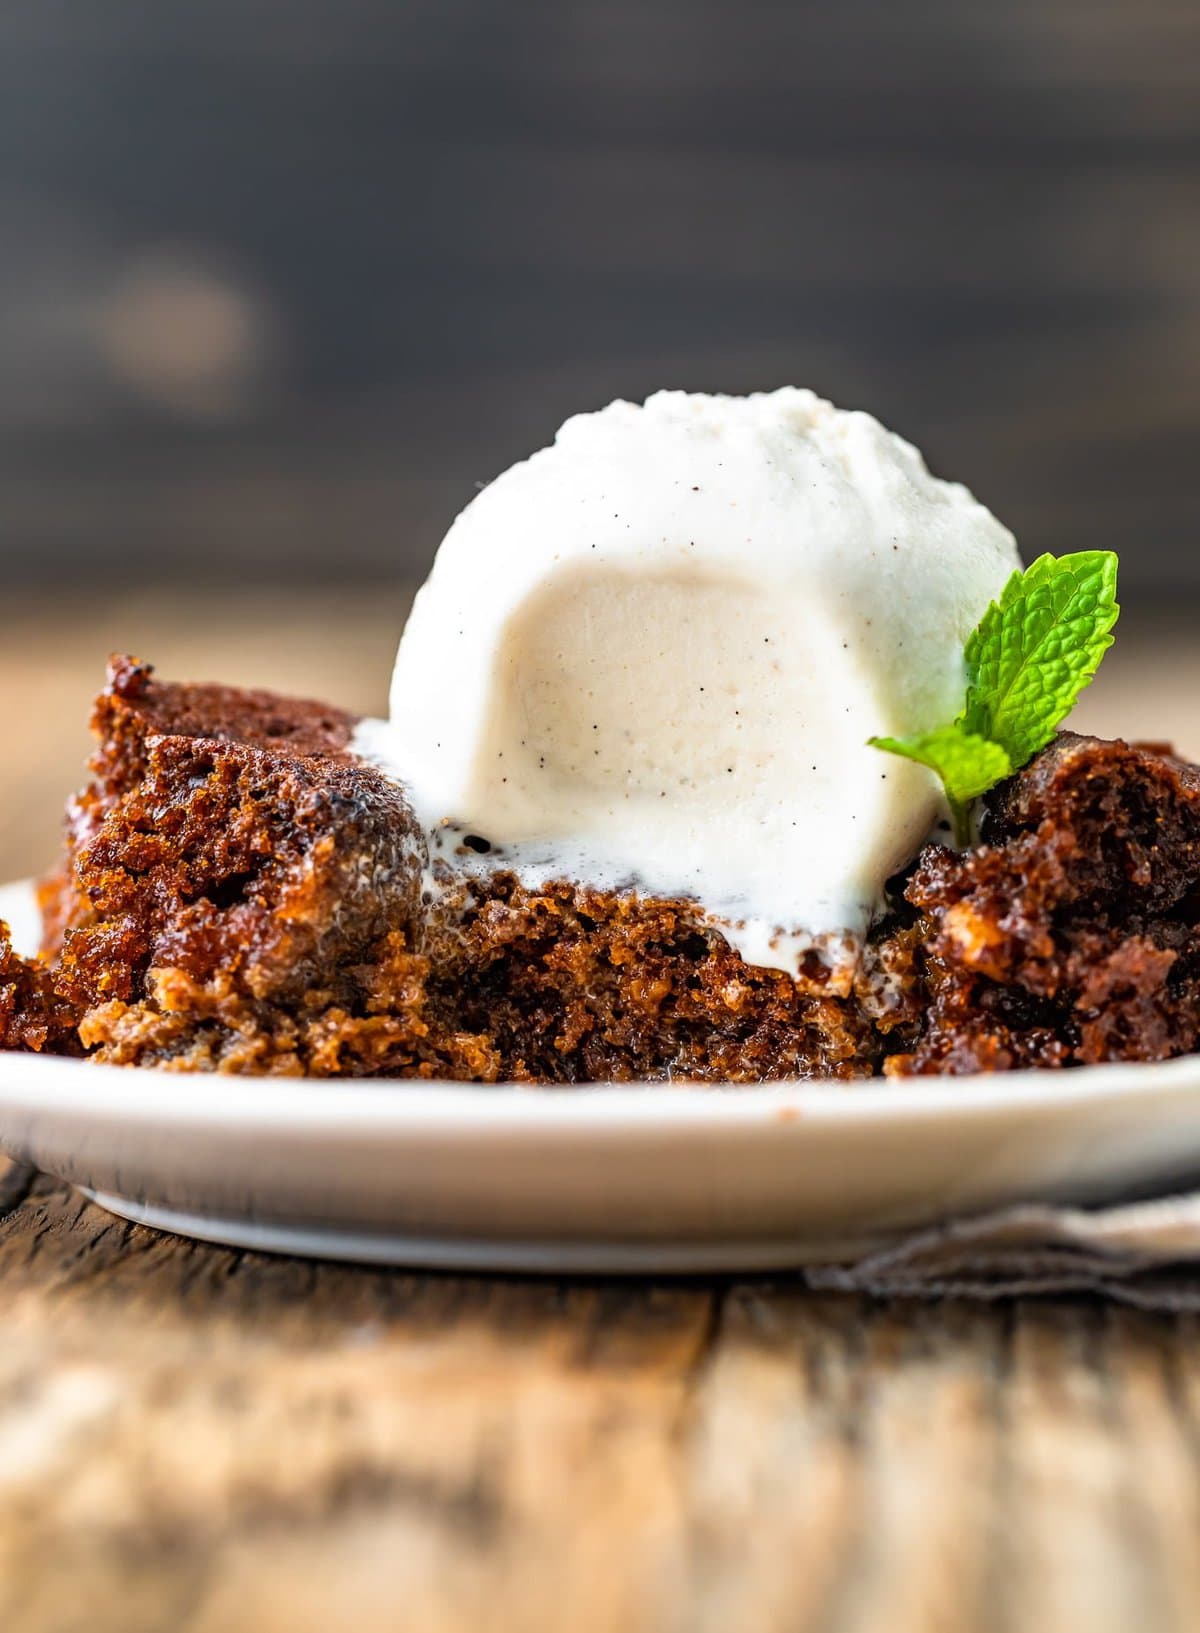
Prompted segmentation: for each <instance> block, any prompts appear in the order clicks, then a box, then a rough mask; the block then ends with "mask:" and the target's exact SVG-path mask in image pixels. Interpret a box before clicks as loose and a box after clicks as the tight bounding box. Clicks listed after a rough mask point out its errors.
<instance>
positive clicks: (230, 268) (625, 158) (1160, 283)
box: [0, 0, 1200, 602]
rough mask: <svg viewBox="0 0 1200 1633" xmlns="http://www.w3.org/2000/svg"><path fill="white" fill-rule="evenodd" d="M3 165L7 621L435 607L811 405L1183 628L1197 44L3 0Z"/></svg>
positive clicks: (440, 10) (840, 12)
mask: <svg viewBox="0 0 1200 1633" xmlns="http://www.w3.org/2000/svg"><path fill="white" fill-rule="evenodd" d="M0 130H2V132H3V139H2V140H0V240H2V243H3V255H2V257H0V548H2V550H3V570H4V573H5V576H6V579H7V581H8V583H9V585H10V586H14V585H16V584H17V583H18V582H19V581H26V582H29V581H33V582H34V583H37V582H47V581H49V582H54V581H61V580H62V579H63V576H64V575H65V574H67V573H70V574H73V575H74V574H81V575H83V576H84V577H85V578H88V579H97V580H100V579H102V580H104V581H105V582H108V583H111V582H112V577H113V575H114V574H116V575H120V576H122V577H123V578H124V579H126V580H127V581H130V582H133V583H139V584H142V583H144V582H145V581H146V577H147V575H150V576H151V577H152V579H153V580H154V581H156V582H162V581H168V580H179V581H182V582H195V581H201V582H203V581H205V580H209V581H214V580H215V581H218V582H222V583H239V582H243V581H248V580H260V581H269V580H270V579H271V578H272V576H273V575H275V574H277V573H280V572H284V573H285V574H286V575H287V576H288V580H289V582H291V583H293V584H294V583H297V582H302V581H303V580H304V579H305V578H306V577H310V576H311V577H312V578H313V579H318V578H319V579H324V580H326V581H328V580H329V579H331V578H333V577H334V576H337V577H339V578H342V577H344V575H346V574H350V573H353V574H357V575H360V576H361V577H364V578H365V577H366V576H375V577H386V578H387V579H389V580H392V579H395V578H396V577H397V576H403V577H411V576H412V575H419V574H420V573H422V572H423V571H424V569H425V567H426V566H427V564H428V562H429V559H430V557H431V555H432V552H433V550H434V548H435V546H436V544H437V541H438V539H439V538H440V536H441V534H442V532H443V531H444V529H445V527H446V525H447V524H448V522H449V521H450V519H451V518H452V516H453V515H454V513H455V512H456V510H457V509H459V508H460V507H461V505H462V504H463V503H464V502H465V501H466V500H467V499H468V498H469V497H470V495H471V493H472V492H473V490H474V484H475V483H476V482H477V481H479V480H482V479H485V478H488V477H490V476H492V475H494V474H495V473H496V472H497V471H498V470H499V469H501V468H502V467H503V466H504V465H506V464H508V463H509V462H510V461H511V460H513V459H514V458H516V457H518V456H520V455H522V454H524V453H526V452H528V451H530V450H531V449H532V448H534V447H536V446H538V445H540V444H542V443H544V442H546V441H547V440H549V439H550V437H551V436H552V435H553V432H554V430H555V428H556V426H557V425H558V423H559V421H560V420H561V419H562V418H563V417H564V416H565V415H567V414H568V413H570V412H573V411H575V410H578V409H582V408H592V407H598V406H600V405H601V404H603V403H604V402H606V401H608V400H609V399H610V398H612V397H613V396H616V395H624V396H630V397H640V396H643V395H644V394H645V393H647V392H648V391H651V390H653V389H655V388H657V387H659V386H663V385H671V386H685V387H690V388H696V389H705V390H715V389H722V390H728V391H746V390H750V389H753V388H760V387H769V386H774V385H778V384H782V383H785V382H794V383H796V384H801V385H812V386H814V387H815V388H817V389H819V390H820V391H822V392H823V393H824V394H826V395H829V396H831V397H833V398H834V399H835V400H836V401H838V402H840V403H843V404H846V405H849V406H861V407H867V408H870V409H871V410H872V411H873V412H875V413H876V414H878V415H879V417H880V418H882V419H883V420H884V421H885V422H886V423H888V424H890V425H892V426H894V427H895V428H896V429H898V430H900V431H902V432H903V433H905V434H906V435H907V436H909V437H911V438H912V439H913V440H914V441H916V442H917V443H918V444H920V445H921V446H922V447H923V448H924V449H925V451H926V453H927V455H928V457H929V460H930V462H931V464H932V465H933V466H934V468H935V469H937V470H939V471H940V472H942V473H943V474H949V475H953V476H956V477H961V478H962V479H963V480H965V481H967V482H968V483H969V484H970V485H971V486H972V487H973V488H975V489H976V491H977V492H978V493H979V494H980V496H981V497H983V498H984V499H985V500H986V501H987V502H988V503H989V504H990V505H991V506H992V507H993V508H994V509H996V510H997V511H998V513H999V514H1000V515H1001V516H1002V517H1003V518H1004V519H1005V520H1006V521H1008V522H1009V523H1010V525H1012V526H1013V527H1014V529H1015V530H1016V532H1017V534H1018V536H1019V538H1020V540H1021V542H1022V545H1023V546H1024V548H1025V550H1026V552H1027V553H1028V552H1035V553H1036V551H1038V550H1040V549H1042V548H1047V549H1051V550H1065V549H1071V548H1077V547H1082V546H1090V545H1107V546H1115V547H1119V548H1120V549H1121V551H1122V553H1123V560H1124V563H1125V580H1124V589H1125V594H1126V600H1127V602H1128V601H1129V600H1130V598H1131V597H1132V598H1134V599H1135V600H1136V599H1137V598H1139V597H1141V598H1145V597H1149V596H1152V595H1153V594H1154V592H1156V591H1158V592H1168V591H1175V590H1177V589H1178V588H1179V587H1180V586H1183V587H1185V588H1189V589H1190V588H1191V587H1192V586H1193V585H1194V586H1196V587H1197V589H1200V554H1198V552H1197V550H1196V547H1195V543H1194V540H1195V538H1196V534H1197V527H1196V524H1197V520H1198V515H1200V482H1198V481H1197V463H1198V461H1197V452H1198V449H1200V4H1198V3H1197V0H1086V3H1085V0H1005V3H1003V4H996V3H995V0H829V3H826V4H806V3H804V0H513V3H509V4H505V3H503V0H337V3H335V0H205V3H203V4H196V3H186V0H103V3H101V4H97V3H96V0H7V3H6V4H3V5H2V6H0Z"/></svg>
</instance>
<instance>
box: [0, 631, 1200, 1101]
mask: <svg viewBox="0 0 1200 1633" xmlns="http://www.w3.org/2000/svg"><path fill="white" fill-rule="evenodd" d="M355 725H356V720H355V717H354V716H352V715H350V714H347V713H346V712H344V711H342V710H339V709H335V708H331V707H329V706H327V705H324V704H320V703H311V702H303V701H299V700H295V699H289V698H282V697H277V696H275V695H274V694H272V693H268V692H257V691H244V690H239V689H236V688H231V687H221V686H177V685H167V684H163V683H160V682H159V681H157V680H156V679H155V678H154V676H153V673H152V671H151V669H150V667H149V666H148V665H145V664H141V663H138V662H137V661H136V660H134V659H132V658H124V657H123V658H118V659H115V660H114V661H113V663H112V664H111V666H110V671H109V680H108V685H107V687H106V689H105V691H104V693H103V694H102V695H101V697H100V698H99V700H98V702H97V705H96V710H95V714H94V717H93V727H94V730H95V733H96V736H97V740H98V743H97V749H96V753H95V755H94V757H93V760H92V762H91V770H92V779H91V781H90V782H89V784H88V785H87V787H86V788H85V789H84V790H83V792H82V793H81V794H80V795H79V796H78V797H77V798H76V799H75V800H74V801H73V802H72V803H71V806H70V808H69V810H68V819H67V844H66V857H65V861H64V865H63V867H62V868H61V869H60V871H59V872H58V873H56V874H55V875H54V876H53V877H52V878H51V879H50V880H48V881H47V882H46V884H45V885H44V886H43V889H42V893H41V900H42V906H43V912H44V917H45V926H46V939H45V945H44V948H43V953H42V956H41V958H39V959H32V960H31V959H22V958H19V957H18V956H17V955H16V954H15V953H14V952H13V950H12V948H11V946H10V945H9V944H8V942H7V938H5V940H4V941H3V943H2V944H0V1042H2V1043H3V1045H4V1046H5V1047H7V1048H10V1049H28V1050H36V1051H42V1052H53V1053H63V1054H75V1055H80V1054H86V1055H88V1056H90V1057H91V1058H93V1059H96V1060H100V1061H107V1062H115V1063H118V1064H123V1065H153V1066H161V1067H168V1068H171V1069H174V1070H193V1071H212V1070H219V1071H226V1072H240V1073H245V1074H283V1075H316V1076H396V1077H418V1078H440V1079H454V1080H459V1081H476V1082H485V1083H492V1082H499V1081H506V1080H508V1081H518V1082H542V1083H563V1084H569V1083H578V1082H584V1081H606V1080H609V1081H631V1080H649V1081H666V1080H671V1079H695V1080H700V1081H706V1080H707V1081H732V1082H739V1083H749V1082H760V1081H766V1080H771V1079H775V1078H781V1077H793V1076H800V1077H819V1078H832V1079H854V1078H864V1077H870V1076H875V1075H878V1074H880V1073H884V1074H886V1075H889V1076H894V1075H900V1074H905V1073H963V1072H971V1071H978V1070H981V1069H982V1070H1005V1069H1009V1068H1014V1067H1022V1066H1037V1067H1063V1066H1072V1065H1083V1064H1093V1063H1096V1062H1100V1061H1107V1060H1159V1059H1165V1058H1167V1057H1169V1056H1172V1055H1178V1054H1183V1053H1187V1052H1189V1051H1191V1050H1193V1049H1195V1048H1196V1046H1197V1042H1198V1039H1200V773H1198V772H1197V770H1196V768H1194V767H1192V766H1189V765H1186V764H1184V763H1183V762H1182V761H1180V760H1178V759H1176V758H1175V757H1173V756H1172V755H1171V754H1170V753H1169V751H1167V750H1165V749H1164V748H1163V746H1162V745H1147V746H1141V747H1138V746H1136V745H1129V744H1126V743H1122V742H1104V741H1100V740H1097V739H1095V738H1085V737H1078V736H1074V735H1072V734H1069V733H1064V734H1062V735H1060V736H1059V737H1058V738H1057V740H1056V741H1055V742H1054V743H1053V744H1052V745H1051V746H1050V747H1049V748H1047V749H1046V750H1044V751H1043V752H1042V753H1041V754H1040V755H1039V756H1038V757H1037V758H1036V759H1035V760H1034V761H1033V762H1032V763H1031V764H1030V765H1029V766H1028V767H1027V768H1026V769H1025V770H1024V771H1022V772H1020V773H1019V774H1018V775H1017V776H1015V777H1013V778H1012V779H1010V780H1009V781H1008V782H1007V783H1006V784H1003V785H1001V787H999V788H998V789H996V790H994V791H993V793H992V794H991V795H990V796H988V798H987V800H986V801H985V812H984V816H983V821H982V830H981V833H982V839H981V843H980V844H978V845H977V846H975V847H974V848H973V849H971V850H968V851H965V852H955V851H952V850H949V849H947V848H946V847H944V846H942V845H938V844H931V845H927V846H926V847H925V849H924V850H923V851H922V852H921V854H920V856H919V857H918V858H917V860H916V862H915V863H914V864H913V866H912V867H911V868H910V869H909V870H908V871H907V873H906V874H904V875H903V876H901V877H900V878H898V879H896V880H893V881H892V883H891V886H890V890H891V895H890V907H889V911H888V913H887V915H886V917H885V918H884V919H883V920H882V922H881V923H879V924H878V925H877V926H876V927H875V928H874V930H873V931H872V932H871V934H870V936H869V937H868V939H867V941H866V943H865V945H864V946H863V947H862V948H861V950H860V957H859V959H858V963H857V968H856V970H855V972H854V973H853V975H852V977H845V976H844V975H843V977H842V978H841V979H839V978H837V977H835V976H834V974H833V973H832V972H831V970H830V969H829V968H828V967H827V966H826V965H825V964H824V963H823V961H822V960H821V958H820V957H818V956H815V955H814V956H810V957H808V958H807V959H806V960H805V961H804V963H803V965H802V967H801V969H800V971H799V973H798V975H797V976H796V977H794V978H793V977H792V976H790V975H788V974H785V973H784V972H782V971H779V970H773V969H767V968H762V967H758V966H754V965H750V964H747V963H746V962H745V961H744V960H743V958H742V957H741V956H740V955H739V954H738V953H737V952H736V951H735V950H734V949H733V948H732V947H731V946H730V944H729V943H728V942H727V941H726V940H725V938H724V936H723V935H722V934H721V932H720V931H719V930H718V929H717V928H715V927H714V926H713V924H712V923H711V922H709V921H708V920H707V919H706V917H705V915H704V914H703V912H702V911H701V910H700V909H699V908H698V906H697V905H696V904H695V903H693V902H690V901H687V900H669V899H664V898H660V897H645V896H639V895H637V894H636V893H634V892H628V891H602V890H597V889H594V888H592V887H590V886H589V884H588V882H587V881H586V880H561V881H557V882H554V883H551V884H548V885H546V886H544V887H542V888H538V889H534V888H531V887H529V886H526V885H523V884H522V883H521V882H519V880H518V879H517V878H516V877H515V876H514V875H513V874H511V873H505V872H503V871H497V872H493V873H491V874H489V875H487V876H484V877H462V878H461V879H459V880H458V882H457V885H456V888H455V889H454V890H452V891H450V892H446V891H441V892H435V893H434V895H433V899H432V901H431V900H430V899H429V892H428V891H427V890H426V889H425V883H426V881H425V879H424V869H425V867H426V865H427V862H428V857H427V854H426V850H425V838H424V835H423V834H422V833H421V831H420V829H419V827H418V825H417V823H416V820H415V818H414V817H413V814H412V811H411V810H410V808H409V805H408V802H407V800H406V798H405V794H404V791H403V789H402V787H401V786H400V785H398V784H397V783H396V782H394V781H392V780H390V779H388V778H387V777H385V776H384V775H383V774H382V773H381V772H380V771H379V770H377V769H376V768H375V767H374V766H372V765H370V764H368V763H367V762H366V761H364V760H362V759H360V758H358V757H357V756H356V755H355V754H354V753H353V752H352V750H351V747H350V744H351V738H352V734H353V731H354V728H355ZM464 843H465V844H467V845H468V846H469V847H470V848H471V849H472V850H475V849H479V848H481V847H482V846H483V845H485V844H487V840H486V839H485V838H484V836H482V835H479V834H474V833H473V834H470V835H468V836H467V837H466V839H465V840H464Z"/></svg>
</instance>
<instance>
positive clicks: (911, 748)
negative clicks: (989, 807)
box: [868, 723, 1013, 845]
mask: <svg viewBox="0 0 1200 1633" xmlns="http://www.w3.org/2000/svg"><path fill="white" fill-rule="evenodd" d="M868 741H869V742H870V744H871V747H872V748H881V749H885V750H886V751H887V752H888V753H889V754H899V755H900V756H902V758H904V759H906V760H915V761H916V762H917V764H918V765H926V766H928V767H929V768H930V770H931V771H936V772H937V774H938V776H939V777H940V778H941V779H942V785H943V787H944V788H945V790H946V799H947V802H948V803H949V806H950V812H951V815H952V816H953V818H954V832H955V837H956V838H957V839H958V842H959V843H960V844H962V845H965V844H966V843H967V842H968V840H969V839H970V828H971V823H970V814H969V811H968V807H969V805H970V803H971V801H972V800H973V799H978V797H979V795H980V794H985V793H986V792H987V791H988V789H989V788H992V787H993V786H994V785H995V784H996V783H998V782H1000V781H1001V780H1002V779H1003V778H1005V777H1007V776H1008V775H1009V774H1010V773H1011V772H1012V770H1013V764H1012V761H1011V760H1010V759H1009V756H1008V754H1007V753H1006V752H1005V750H1004V749H1003V748H1002V747H1001V746H1000V744H999V743H993V742H990V741H989V740H988V739H987V738H986V737H981V736H980V735H979V734H978V733H977V732H971V731H967V730H965V729H964V727H963V726H962V725H961V724H959V723H956V724H955V725H953V726H939V727H938V729H937V730H936V731H926V732H920V733H918V734H917V735H915V736H912V737H872V738H869V739H868Z"/></svg>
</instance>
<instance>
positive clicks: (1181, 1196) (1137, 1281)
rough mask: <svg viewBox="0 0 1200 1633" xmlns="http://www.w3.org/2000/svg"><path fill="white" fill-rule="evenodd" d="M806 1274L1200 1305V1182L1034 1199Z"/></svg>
mask: <svg viewBox="0 0 1200 1633" xmlns="http://www.w3.org/2000/svg"><path fill="white" fill-rule="evenodd" d="M804 1275H805V1280H806V1281H807V1282H808V1285H809V1286H810V1287H813V1288H819V1289H821V1290H823V1291H838V1292H859V1293H869V1294H872V1295H874V1296H877V1297H880V1298H899V1297H903V1298H979V1299H999V1298H1013V1297H1017V1296H1019V1295H1020V1296H1024V1295H1028V1294H1037V1293H1065V1292H1088V1293H1098V1294H1101V1295H1102V1296H1104V1297H1106V1298H1113V1299H1118V1300H1120V1301H1122V1302H1123V1303H1126V1304H1134V1305H1137V1306H1138V1307H1139V1308H1141V1309H1147V1310H1167V1311H1189V1310H1196V1311H1200V1190H1198V1191H1186V1192H1179V1193H1176V1194H1173V1195H1171V1196H1164V1197H1158V1198H1155V1199H1153V1200H1151V1201H1141V1202H1130V1203H1124V1204H1121V1205H1119V1206H1116V1207H1104V1208H1055V1207H1049V1206H1045V1205H1043V1204H1037V1203H1027V1204H1024V1205H1022V1206H1020V1207H1013V1208H1005V1209H1003V1210H1001V1211H998V1212H996V1213H990V1214H985V1215H982V1216H980V1217H978V1218H974V1219H960V1220H952V1221H949V1222H947V1223H946V1224H944V1225H939V1226H935V1227H933V1228H931V1229H928V1230H921V1231H916V1232H914V1233H912V1234H911V1235H908V1236H904V1237H899V1238H897V1239H896V1240H895V1241H892V1242H889V1243H888V1244H887V1245H886V1246H884V1247H880V1248H878V1249H875V1250H873V1251H872V1252H870V1253H868V1254H866V1255H864V1257H862V1258H861V1259H858V1260H857V1261H855V1262H854V1263H850V1264H838V1265H820V1266H814V1267H812V1268H810V1269H808V1270H806V1271H805V1272H804Z"/></svg>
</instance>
